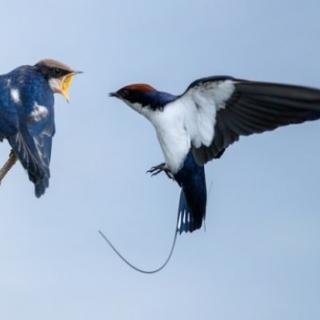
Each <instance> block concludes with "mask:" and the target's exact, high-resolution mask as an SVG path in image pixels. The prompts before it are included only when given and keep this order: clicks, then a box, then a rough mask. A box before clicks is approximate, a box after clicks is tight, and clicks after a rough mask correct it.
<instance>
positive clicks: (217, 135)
mask: <svg viewBox="0 0 320 320" xmlns="http://www.w3.org/2000/svg"><path fill="white" fill-rule="evenodd" d="M110 96H112V97H116V98H119V99H120V100H122V101H123V102H125V103H126V104H127V105H128V106H130V107H131V108H132V109H133V110H135V111H137V112H138V113H140V114H142V115H143V116H144V117H146V118H147V119H148V120H149V121H150V122H151V123H152V124H153V126H154V128H155V130H156V133H157V137H158V140H159V143H160V146H161V149H162V152H163V154H164V158H165V163H162V164H160V165H158V166H155V167H153V168H151V169H150V170H149V171H148V172H150V173H152V174H153V175H155V174H158V173H159V172H161V171H164V172H165V173H166V174H167V175H168V176H169V177H171V178H173V179H175V180H176V182H177V183H178V184H179V186H180V187H181V194H180V203H179V210H178V219H179V223H178V231H179V232H180V233H182V232H188V231H190V232H192V231H194V230H196V229H199V228H201V226H202V223H203V220H204V219H205V216H206V202H207V191H206V181H205V171H204V164H206V163H207V162H208V161H210V160H212V159H217V158H220V157H221V156H222V154H223V153H224V151H225V150H226V148H227V147H228V146H229V145H231V144H232V143H233V142H235V141H237V140H238V139H239V137H240V136H241V135H244V136H248V135H251V134H253V133H261V132H264V131H269V130H273V129H276V128H278V127H280V126H285V125H289V124H294V123H302V122H304V121H310V120H316V119H319V118H320V90H318V89H313V88H307V87H302V86H295V85H287V84H277V83H268V82H256V81H248V80H241V79H235V78H233V77H229V76H213V77H208V78H203V79H199V80H196V81H194V82H192V83H191V84H190V85H189V87H188V88H187V89H186V90H185V92H184V93H183V94H181V95H173V94H170V93H166V92H161V91H157V90H156V89H154V88H153V87H151V86H150V85H148V84H132V85H128V86H125V87H123V88H121V89H120V90H118V91H116V92H113V93H110Z"/></svg>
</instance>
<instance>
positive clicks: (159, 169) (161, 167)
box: [146, 163, 174, 179]
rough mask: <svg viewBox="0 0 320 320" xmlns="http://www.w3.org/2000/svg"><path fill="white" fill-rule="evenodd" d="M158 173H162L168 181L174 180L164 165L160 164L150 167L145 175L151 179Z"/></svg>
mask: <svg viewBox="0 0 320 320" xmlns="http://www.w3.org/2000/svg"><path fill="white" fill-rule="evenodd" d="M160 172H164V173H165V174H166V175H167V177H168V178H169V179H174V177H173V174H172V173H171V171H170V170H169V169H168V168H167V167H166V164H165V163H160V164H159V165H157V166H154V167H152V168H151V169H149V170H148V171H147V172H146V173H150V174H151V177H153V176H156V175H157V174H159V173H160Z"/></svg>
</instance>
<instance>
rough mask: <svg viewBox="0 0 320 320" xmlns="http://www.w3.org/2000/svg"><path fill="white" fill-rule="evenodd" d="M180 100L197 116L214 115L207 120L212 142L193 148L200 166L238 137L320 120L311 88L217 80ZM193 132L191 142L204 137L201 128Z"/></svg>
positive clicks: (319, 99) (319, 100)
mask: <svg viewBox="0 0 320 320" xmlns="http://www.w3.org/2000/svg"><path fill="white" fill-rule="evenodd" d="M183 96H184V97H188V98H189V99H191V100H193V103H194V104H195V105H196V106H197V112H198V113H199V114H200V115H202V116H204V115H208V114H209V115H210V114H213V115H214V117H213V118H212V119H207V120H208V121H211V126H212V127H213V129H214V130H212V132H213V136H212V139H211V142H210V143H209V144H208V143H207V139H206V140H204V139H202V141H201V146H200V147H199V146H198V144H199V143H197V145H196V144H193V147H192V152H193V155H194V156H195V158H196V160H197V162H198V163H199V164H204V163H206V162H208V161H209V160H211V159H214V158H218V157H220V156H221V154H222V153H223V152H224V150H225V149H226V148H227V147H228V146H229V145H231V144H232V143H233V142H235V141H237V140H239V138H240V136H248V135H251V134H254V133H262V132H265V131H270V130H274V129H276V128H278V127H281V126H286V125H289V124H297V123H302V122H305V121H311V120H316V119H319V118H320V90H318V89H314V88H307V87H301V86H295V85H285V84H277V83H268V82H254V81H247V80H237V79H234V78H231V77H228V76H226V77H223V76H219V77H209V78H204V79H200V80H197V81H195V82H193V84H191V85H190V86H189V87H188V89H187V91H186V92H185V93H184V95H182V97H183ZM208 108H211V110H214V112H213V113H210V112H208ZM206 124H207V123H206ZM212 127H211V128H212ZM194 132H195V133H194V137H191V139H192V141H198V140H199V138H200V139H201V137H202V136H205V134H204V133H203V128H199V127H198V128H197V130H194Z"/></svg>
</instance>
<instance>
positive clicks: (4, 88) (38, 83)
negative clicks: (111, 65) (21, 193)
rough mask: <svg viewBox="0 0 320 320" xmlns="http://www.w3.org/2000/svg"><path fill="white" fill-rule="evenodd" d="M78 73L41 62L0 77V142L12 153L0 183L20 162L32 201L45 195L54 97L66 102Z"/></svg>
mask: <svg viewBox="0 0 320 320" xmlns="http://www.w3.org/2000/svg"><path fill="white" fill-rule="evenodd" d="M79 73H81V72H80V71H74V70H73V69H71V68H70V67H68V66H67V65H65V64H63V63H61V62H59V61H56V60H53V59H43V60H41V61H39V62H38V63H36V64H35V65H23V66H20V67H18V68H16V69H14V70H12V71H11V72H9V73H7V74H4V75H0V142H2V141H4V140H7V141H8V142H9V145H10V146H11V149H12V150H11V152H10V156H9V159H8V161H7V162H6V163H5V165H4V166H3V167H2V168H1V169H0V182H1V181H2V179H3V178H4V176H5V175H6V174H7V173H8V171H9V170H10V169H11V168H12V166H13V165H14V164H15V163H16V161H20V163H21V164H22V166H23V168H24V169H25V170H26V171H27V173H28V176H29V179H30V181H31V182H33V184H34V189H35V195H36V197H40V196H42V195H43V194H44V193H45V190H46V188H47V187H48V186H49V178H50V169H49V165H50V158H51V146H52V138H53V136H54V134H55V121H54V94H55V93H58V94H61V95H62V96H63V97H64V98H65V99H66V100H67V101H68V102H69V93H68V91H69V87H70V84H71V82H72V79H73V77H74V75H76V74H79Z"/></svg>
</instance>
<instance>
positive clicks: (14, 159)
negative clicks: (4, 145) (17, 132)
mask: <svg viewBox="0 0 320 320" xmlns="http://www.w3.org/2000/svg"><path fill="white" fill-rule="evenodd" d="M16 162H17V156H16V154H15V153H14V151H13V150H11V152H10V155H9V159H8V160H7V162H6V163H5V164H4V165H3V167H2V168H0V184H1V182H2V180H3V178H4V177H5V176H6V174H7V173H8V172H9V171H10V169H11V168H12V167H13V166H14V164H15V163H16Z"/></svg>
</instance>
